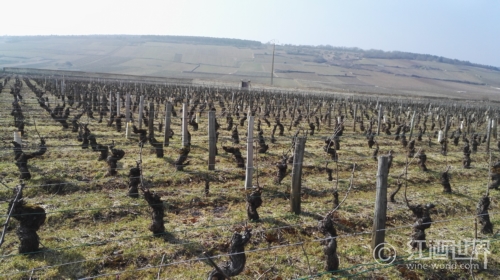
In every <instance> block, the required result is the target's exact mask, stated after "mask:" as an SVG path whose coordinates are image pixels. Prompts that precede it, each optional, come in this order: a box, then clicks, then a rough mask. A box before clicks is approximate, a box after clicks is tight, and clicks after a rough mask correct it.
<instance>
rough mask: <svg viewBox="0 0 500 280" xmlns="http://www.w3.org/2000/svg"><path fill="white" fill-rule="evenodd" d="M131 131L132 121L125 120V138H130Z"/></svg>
mask: <svg viewBox="0 0 500 280" xmlns="http://www.w3.org/2000/svg"><path fill="white" fill-rule="evenodd" d="M131 131H132V122H126V126H125V139H129V138H130V134H131Z"/></svg>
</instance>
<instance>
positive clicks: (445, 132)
mask: <svg viewBox="0 0 500 280" xmlns="http://www.w3.org/2000/svg"><path fill="white" fill-rule="evenodd" d="M449 123H450V116H449V115H448V114H446V118H445V121H444V139H448V124H449Z"/></svg>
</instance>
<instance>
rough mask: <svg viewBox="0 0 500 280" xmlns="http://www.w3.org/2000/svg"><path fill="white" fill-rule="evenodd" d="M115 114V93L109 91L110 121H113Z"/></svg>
mask: <svg viewBox="0 0 500 280" xmlns="http://www.w3.org/2000/svg"><path fill="white" fill-rule="evenodd" d="M112 116H113V93H111V92H110V93H109V121H110V122H111V119H112Z"/></svg>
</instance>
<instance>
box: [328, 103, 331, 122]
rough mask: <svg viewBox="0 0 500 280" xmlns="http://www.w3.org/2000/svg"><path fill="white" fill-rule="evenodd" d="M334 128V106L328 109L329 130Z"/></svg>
mask: <svg viewBox="0 0 500 280" xmlns="http://www.w3.org/2000/svg"><path fill="white" fill-rule="evenodd" d="M331 127H332V105H331V104H330V106H329V107H328V128H331Z"/></svg>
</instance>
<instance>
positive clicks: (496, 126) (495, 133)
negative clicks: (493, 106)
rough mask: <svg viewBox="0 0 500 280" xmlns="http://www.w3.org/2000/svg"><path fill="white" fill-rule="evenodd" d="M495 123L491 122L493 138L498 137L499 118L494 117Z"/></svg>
mask: <svg viewBox="0 0 500 280" xmlns="http://www.w3.org/2000/svg"><path fill="white" fill-rule="evenodd" d="M492 121H493V123H492V124H491V134H493V138H495V139H498V135H497V133H498V120H497V119H496V118H495V119H492Z"/></svg>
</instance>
